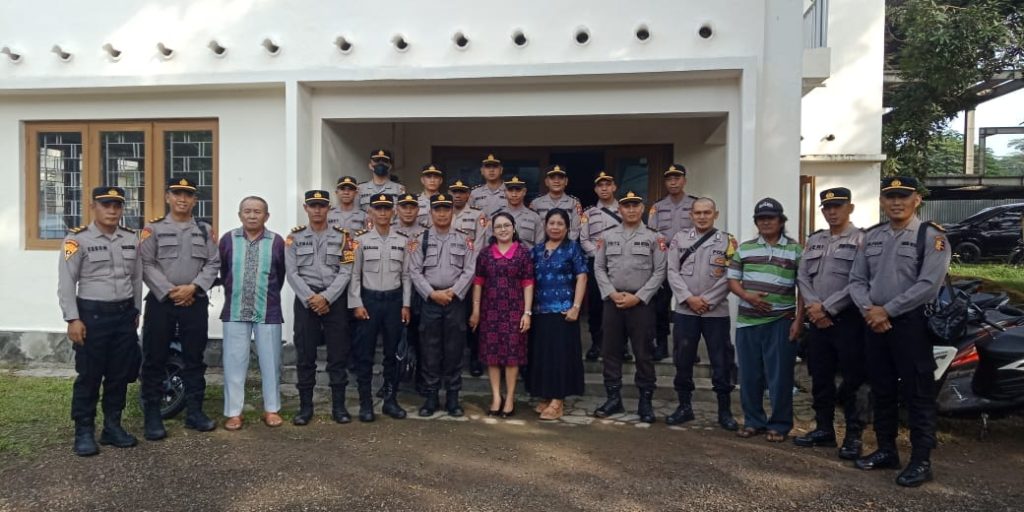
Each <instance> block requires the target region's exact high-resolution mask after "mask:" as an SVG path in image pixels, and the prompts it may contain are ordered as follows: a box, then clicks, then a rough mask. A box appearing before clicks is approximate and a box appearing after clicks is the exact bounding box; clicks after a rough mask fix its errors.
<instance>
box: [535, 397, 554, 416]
mask: <svg viewBox="0 0 1024 512" xmlns="http://www.w3.org/2000/svg"><path fill="white" fill-rule="evenodd" d="M549 405H551V400H541V401H540V403H538V404H537V407H534V408H533V412H535V413H537V414H541V413H543V412H544V410H545V409H547V408H548V406H549Z"/></svg>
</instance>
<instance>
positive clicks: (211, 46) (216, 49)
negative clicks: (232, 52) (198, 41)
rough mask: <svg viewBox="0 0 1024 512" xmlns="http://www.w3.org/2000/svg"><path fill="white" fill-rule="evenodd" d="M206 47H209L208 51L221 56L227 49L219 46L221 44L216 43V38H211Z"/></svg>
mask: <svg viewBox="0 0 1024 512" xmlns="http://www.w3.org/2000/svg"><path fill="white" fill-rule="evenodd" d="M206 47H207V48H209V49H210V51H211V52H213V54H214V55H216V56H218V57H223V56H224V54H225V53H227V52H228V49H227V48H225V47H223V46H221V44H220V43H218V42H217V40H216V39H213V40H211V41H210V44H208V45H206Z"/></svg>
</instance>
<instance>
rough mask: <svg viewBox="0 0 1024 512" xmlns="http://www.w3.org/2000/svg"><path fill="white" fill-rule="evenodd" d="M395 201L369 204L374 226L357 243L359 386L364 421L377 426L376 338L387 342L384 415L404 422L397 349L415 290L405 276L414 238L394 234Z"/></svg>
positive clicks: (351, 292)
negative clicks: (374, 393)
mask: <svg viewBox="0 0 1024 512" xmlns="http://www.w3.org/2000/svg"><path fill="white" fill-rule="evenodd" d="M394 205H395V200H394V198H392V197H391V196H389V195H387V194H380V195H378V196H376V197H374V198H373V199H372V200H371V201H370V206H371V207H372V208H373V210H372V212H371V216H372V217H373V222H374V227H373V228H372V229H370V230H369V231H367V232H366V233H363V234H362V235H360V236H358V237H357V238H356V242H355V246H356V250H355V263H354V264H353V266H352V282H351V283H350V284H349V287H348V307H349V308H350V309H353V310H354V314H355V318H356V336H355V353H356V382H357V384H358V388H359V421H364V422H367V421H373V420H374V415H373V396H372V395H371V390H370V385H371V381H372V379H373V356H374V353H375V352H376V348H377V335H378V334H382V335H383V340H384V360H383V366H384V388H383V389H384V404H383V406H382V407H381V412H383V413H384V414H387V415H388V416H391V417H392V418H395V419H402V418H405V409H402V408H401V407H400V406H399V405H398V400H397V396H398V361H397V359H396V356H395V349H396V348H397V346H398V340H399V338H400V337H401V335H402V327H403V326H404V325H406V324H408V323H409V316H410V312H409V306H410V290H411V288H410V285H409V274H407V273H406V272H405V259H406V253H407V251H406V247H407V245H408V243H409V237H407V236H405V235H404V234H402V233H401V232H399V231H398V230H393V229H391V226H390V224H391V218H392V216H393V215H392V214H393V210H394Z"/></svg>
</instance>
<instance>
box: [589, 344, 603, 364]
mask: <svg viewBox="0 0 1024 512" xmlns="http://www.w3.org/2000/svg"><path fill="white" fill-rule="evenodd" d="M600 358H601V351H600V350H598V348H597V347H595V346H593V345H591V346H590V350H587V361H597V360H598V359H600Z"/></svg>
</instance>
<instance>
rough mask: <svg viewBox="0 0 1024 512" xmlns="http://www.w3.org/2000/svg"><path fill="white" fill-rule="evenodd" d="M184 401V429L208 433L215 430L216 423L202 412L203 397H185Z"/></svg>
mask: <svg viewBox="0 0 1024 512" xmlns="http://www.w3.org/2000/svg"><path fill="white" fill-rule="evenodd" d="M185 400H186V402H185V408H186V411H185V428H190V429H192V430H198V431H199V432H209V431H211V430H213V429H215V428H217V423H216V422H215V421H213V420H211V419H210V417H209V416H207V415H206V413H205V412H203V397H202V396H201V395H194V396H191V397H187V398H186V399H185Z"/></svg>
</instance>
